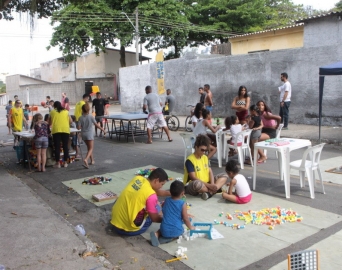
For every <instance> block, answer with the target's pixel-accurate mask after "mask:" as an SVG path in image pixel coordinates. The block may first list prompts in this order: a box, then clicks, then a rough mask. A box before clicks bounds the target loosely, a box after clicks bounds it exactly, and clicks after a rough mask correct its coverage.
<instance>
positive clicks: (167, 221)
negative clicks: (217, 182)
mask: <svg viewBox="0 0 342 270" xmlns="http://www.w3.org/2000/svg"><path fill="white" fill-rule="evenodd" d="M225 170H226V173H227V175H228V177H229V179H230V181H229V182H228V183H226V184H225V185H224V186H223V187H222V197H223V198H224V199H226V200H228V201H231V202H234V203H239V204H244V203H248V202H250V200H251V199H252V192H251V190H250V188H249V184H248V182H247V180H246V178H245V177H244V176H243V175H242V174H239V171H240V169H239V167H238V163H237V161H236V160H229V161H228V162H227V164H226V168H225ZM170 193H171V197H168V198H166V199H165V201H164V203H163V205H162V213H163V219H162V222H161V224H160V229H159V230H158V231H157V232H151V233H150V237H151V244H152V245H153V246H159V244H163V243H168V242H171V241H172V240H174V239H177V238H179V236H181V235H183V233H184V228H183V224H185V225H186V226H187V228H188V229H190V230H194V229H195V228H194V227H193V226H192V224H191V219H190V215H189V214H188V212H187V204H186V202H185V200H184V199H183V198H184V197H185V196H184V193H185V187H184V184H183V183H182V182H180V181H177V180H176V181H174V182H172V184H171V186H170ZM241 198H243V200H241Z"/></svg>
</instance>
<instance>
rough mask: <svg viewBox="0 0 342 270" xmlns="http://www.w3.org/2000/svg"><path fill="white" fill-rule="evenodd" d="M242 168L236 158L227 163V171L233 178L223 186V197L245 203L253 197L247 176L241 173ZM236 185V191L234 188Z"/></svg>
mask: <svg viewBox="0 0 342 270" xmlns="http://www.w3.org/2000/svg"><path fill="white" fill-rule="evenodd" d="M239 171H240V168H239V167H238V162H237V161H236V160H229V161H228V162H227V164H226V173H227V174H228V177H229V178H230V179H232V180H231V181H230V182H229V183H228V184H227V185H226V186H223V187H222V191H223V193H222V197H223V198H224V199H226V200H228V201H231V202H234V203H238V204H244V203H248V202H250V201H251V199H252V192H251V189H250V188H249V185H248V182H247V180H246V178H245V177H244V176H243V175H242V174H239ZM234 187H235V192H233V188H234Z"/></svg>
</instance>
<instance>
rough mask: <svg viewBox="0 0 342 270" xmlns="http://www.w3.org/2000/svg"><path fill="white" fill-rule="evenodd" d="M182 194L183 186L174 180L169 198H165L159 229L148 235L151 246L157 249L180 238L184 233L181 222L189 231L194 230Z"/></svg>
mask: <svg viewBox="0 0 342 270" xmlns="http://www.w3.org/2000/svg"><path fill="white" fill-rule="evenodd" d="M184 192H185V189H184V184H183V183H182V182H181V181H177V180H176V181H174V182H173V183H172V184H171V186H170V193H171V197H168V198H166V200H165V202H164V204H163V220H162V222H161V225H160V229H159V230H158V231H157V232H156V233H155V232H151V233H150V235H151V243H152V246H155V247H157V246H159V244H164V243H168V242H171V241H172V240H173V239H176V238H178V237H179V236H181V235H182V234H183V233H184V228H183V221H184V223H185V225H186V226H187V227H188V228H189V229H191V230H194V229H195V227H193V226H192V225H191V223H190V220H189V216H188V212H187V208H186V203H185V201H184V200H182V197H183V196H184Z"/></svg>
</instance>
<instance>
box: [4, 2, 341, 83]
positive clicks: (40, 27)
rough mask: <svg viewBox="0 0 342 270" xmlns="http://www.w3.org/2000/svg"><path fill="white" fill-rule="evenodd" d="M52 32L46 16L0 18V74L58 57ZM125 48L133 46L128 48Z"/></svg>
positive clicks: (325, 5)
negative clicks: (51, 43) (32, 19)
mask: <svg viewBox="0 0 342 270" xmlns="http://www.w3.org/2000/svg"><path fill="white" fill-rule="evenodd" d="M292 2H293V3H295V4H303V5H309V6H312V7H313V8H314V9H321V10H329V9H331V8H333V7H334V5H335V3H337V2H338V0H292ZM51 35H52V27H51V26H50V24H49V19H41V20H36V21H35V29H34V31H33V32H32V38H31V32H30V24H29V22H28V19H27V16H26V15H25V14H23V15H22V16H21V17H19V16H17V17H16V19H15V20H14V21H10V22H8V21H5V20H0V78H1V74H2V73H8V74H10V75H11V74H23V75H28V76H29V75H30V69H33V68H38V67H39V66H40V63H43V62H47V61H50V60H53V59H55V58H58V57H61V56H62V54H61V52H59V50H58V48H57V47H53V48H51V49H50V50H49V51H47V50H46V47H47V46H48V45H49V40H50V39H51ZM127 50H129V51H135V49H134V48H133V47H132V48H128V49H127ZM143 55H145V56H148V57H151V58H152V60H153V59H154V55H155V53H154V52H152V53H149V52H147V51H146V50H144V51H143Z"/></svg>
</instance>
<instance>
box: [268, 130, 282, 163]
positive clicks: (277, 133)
mask: <svg viewBox="0 0 342 270" xmlns="http://www.w3.org/2000/svg"><path fill="white" fill-rule="evenodd" d="M283 127H284V124H279V126H278V128H277V131H276V137H275V139H280V133H281V130H282V129H283ZM264 153H265V156H267V150H264ZM275 153H276V157H277V158H278V151H275ZM265 162H266V161H265Z"/></svg>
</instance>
